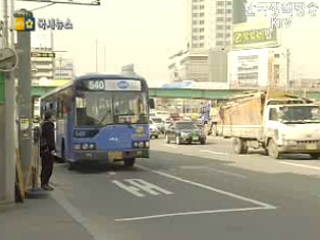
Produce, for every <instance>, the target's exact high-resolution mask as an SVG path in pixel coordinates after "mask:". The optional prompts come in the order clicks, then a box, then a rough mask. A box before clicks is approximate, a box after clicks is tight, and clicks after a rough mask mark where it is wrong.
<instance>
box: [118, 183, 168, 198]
mask: <svg viewBox="0 0 320 240" xmlns="http://www.w3.org/2000/svg"><path fill="white" fill-rule="evenodd" d="M124 181H125V182H126V183H128V184H130V185H131V186H128V185H125V184H123V183H121V182H120V181H117V180H114V181H112V182H113V183H114V184H116V185H117V186H118V187H120V188H122V189H124V190H126V191H128V192H129V193H131V194H133V195H135V196H136V197H145V194H143V193H142V192H146V193H148V194H150V195H153V196H157V195H160V194H165V195H171V194H173V193H172V192H170V191H167V190H165V189H163V188H161V187H159V186H157V185H155V184H152V183H149V182H147V181H145V180H142V179H126V180H124Z"/></svg>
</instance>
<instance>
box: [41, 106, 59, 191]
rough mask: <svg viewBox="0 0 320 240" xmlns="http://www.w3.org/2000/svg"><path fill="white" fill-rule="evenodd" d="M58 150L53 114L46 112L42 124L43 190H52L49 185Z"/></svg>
mask: <svg viewBox="0 0 320 240" xmlns="http://www.w3.org/2000/svg"><path fill="white" fill-rule="evenodd" d="M55 152H56V145H55V138H54V123H53V121H52V114H51V113H50V112H46V113H45V116H44V121H43V123H42V124H41V139H40V157H41V164H42V168H41V187H42V189H43V190H46V191H52V190H53V187H51V186H50V185H49V181H50V177H51V175H52V172H53V162H54V155H55Z"/></svg>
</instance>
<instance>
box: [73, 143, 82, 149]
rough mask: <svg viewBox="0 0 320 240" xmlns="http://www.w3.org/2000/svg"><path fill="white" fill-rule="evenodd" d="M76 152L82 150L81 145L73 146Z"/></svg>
mask: <svg viewBox="0 0 320 240" xmlns="http://www.w3.org/2000/svg"><path fill="white" fill-rule="evenodd" d="M73 148H74V150H80V149H81V144H78V143H77V144H74V145H73Z"/></svg>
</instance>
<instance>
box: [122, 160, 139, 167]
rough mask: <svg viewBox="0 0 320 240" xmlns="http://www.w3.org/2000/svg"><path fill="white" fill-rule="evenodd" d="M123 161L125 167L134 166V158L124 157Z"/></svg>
mask: <svg viewBox="0 0 320 240" xmlns="http://www.w3.org/2000/svg"><path fill="white" fill-rule="evenodd" d="M123 162H124V166H125V167H127V168H131V167H133V166H134V164H135V162H136V159H135V158H129V159H124V160H123Z"/></svg>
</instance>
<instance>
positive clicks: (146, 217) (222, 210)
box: [115, 207, 270, 222]
mask: <svg viewBox="0 0 320 240" xmlns="http://www.w3.org/2000/svg"><path fill="white" fill-rule="evenodd" d="M258 210H270V209H268V208H265V207H251V208H249V207H248V208H230V209H218V210H206V211H196V212H181V213H169V214H159V215H150V216H143V217H131V218H118V219H116V220H115V221H116V222H128V221H140V220H146V219H155V218H165V217H176V216H188V215H201V214H214V213H232V212H248V211H258Z"/></svg>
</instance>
